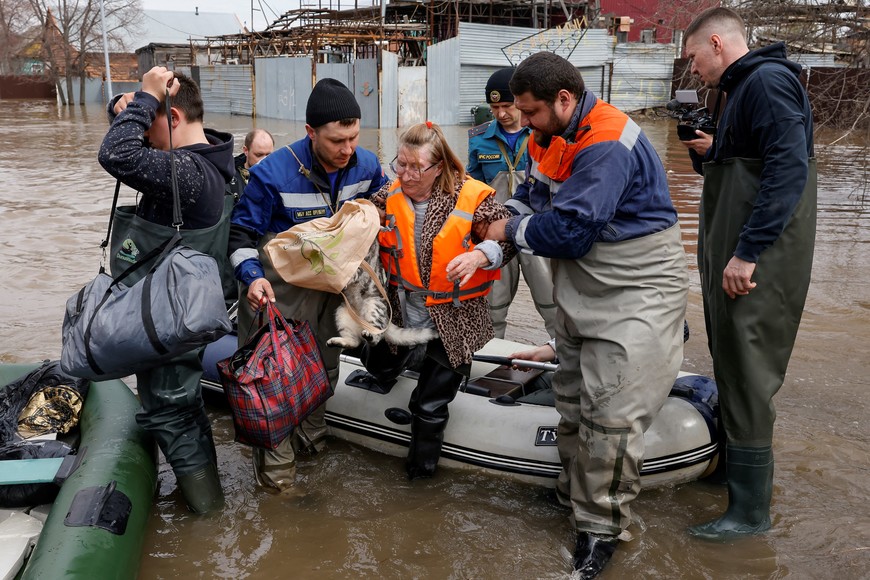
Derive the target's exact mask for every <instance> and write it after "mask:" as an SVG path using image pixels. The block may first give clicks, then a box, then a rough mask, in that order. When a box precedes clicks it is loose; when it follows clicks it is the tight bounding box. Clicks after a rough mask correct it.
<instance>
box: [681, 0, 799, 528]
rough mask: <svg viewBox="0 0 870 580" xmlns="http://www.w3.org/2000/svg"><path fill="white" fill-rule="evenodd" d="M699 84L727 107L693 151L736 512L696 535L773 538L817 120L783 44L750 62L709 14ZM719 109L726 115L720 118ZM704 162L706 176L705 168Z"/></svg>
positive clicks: (735, 30)
mask: <svg viewBox="0 0 870 580" xmlns="http://www.w3.org/2000/svg"><path fill="white" fill-rule="evenodd" d="M685 43H686V44H685V50H686V55H687V56H688V58H689V59H690V60H691V63H692V64H691V70H692V74H694V75H695V76H697V77H698V78H699V80H701V82H703V83H704V85H705V86H706V87H707V88H711V89H718V90H719V93H720V97H719V98H720V99H721V95H722V94H723V93H724V94H726V95H727V96H728V101H727V104H726V105H725V108H724V110H723V112H722V116H721V119H720V120H719V124H718V127H717V128H716V132H715V138H714V137H713V136H712V135H710V134H707V133H704V132H703V131H696V134H697V135H698V138H697V139H693V140H689V141H684V143H685V145H686V147H687V148H688V149H689V154H690V156H691V157H692V162H693V165H694V166H695V169H696V171H698V172H699V173H701V174H702V175H704V190H703V194H702V197H701V215H700V221H699V229H700V233H699V240H698V267H699V269H700V270H701V288H702V293H703V298H704V317H705V321H706V326H707V335H708V340H709V347H710V354H711V355H712V358H713V370H714V373H715V376H716V383H717V384H718V386H719V403H720V406H721V412H722V425H723V426H724V431H725V436H726V439H727V440H726V445H725V465H726V477H727V481H728V500H729V501H728V509H727V511H726V513H725V514H724V515H723V516H722V517H720V518H718V519H716V520H713V521H711V522H708V523H706V524H701V525H697V526H693V527H692V528H690V529H689V532H690V533H691V534H692V535H694V536H697V537H700V538H703V539H707V540H714V541H723V540H728V539H731V538H734V537H738V536H744V535H749V534H757V533H761V532H763V531H765V530H767V529H768V528H769V527H770V500H771V495H772V492H773V451H772V446H771V444H772V441H773V423H774V419H775V417H776V412H775V411H774V408H773V396H774V395H775V394H776V392H777V391H778V390H779V388H780V387H781V386H782V383H783V379H784V377H785V372H786V368H787V366H788V361H789V357H790V356H791V351H792V347H793V346H794V341H795V336H796V334H797V330H798V326H799V324H800V319H801V313H802V311H803V306H804V302H805V300H806V295H807V289H808V287H809V283H810V270H811V267H812V262H813V244H814V237H815V223H816V169H815V160H814V159H813V158H812V155H813V118H812V111H811V109H810V103H809V100H808V98H807V95H806V91H805V90H804V88H803V87H802V85H801V83H800V81H799V78H798V77H799V75H800V70H801V67H800V65H798V64H795V63H793V62H790V61H788V60H787V59H786V56H785V48H784V45H783V44H782V43H777V44H773V45H770V46H766V47H763V48H760V49H757V50H753V51H750V50H749V48H748V46H747V43H746V31H745V26H744V23H743V20H742V19H741V18H740V16H739V15H738V14H737V13H735V12H734V11H732V10H729V9H727V8H713V9H710V10H707V11H705V12H703V13H701V14H700V15H699V16H698V17H697V18H696V19H695V21H694V22H692V24H691V25H690V26H689V27H688V28H687V29H686V32H685ZM718 110H719V105H718V104H717V106H716V112H718ZM702 162H703V166H702V165H701V164H702Z"/></svg>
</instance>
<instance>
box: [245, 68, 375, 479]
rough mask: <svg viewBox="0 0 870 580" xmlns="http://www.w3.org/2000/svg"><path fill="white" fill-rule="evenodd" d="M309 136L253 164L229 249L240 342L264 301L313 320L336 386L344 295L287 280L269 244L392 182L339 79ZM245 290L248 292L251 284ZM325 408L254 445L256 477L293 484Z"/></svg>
mask: <svg viewBox="0 0 870 580" xmlns="http://www.w3.org/2000/svg"><path fill="white" fill-rule="evenodd" d="M305 123H306V124H305V131H306V133H307V135H306V136H305V137H304V138H302V139H300V140H299V141H296V142H295V143H291V144H290V145H288V146H286V147H284V148H282V149H279V150H277V151H275V152H274V153H272V154H271V155H269V156H268V157H266V158H265V159H263V160H262V161H260V162H259V163H258V164H256V165H255V166H253V167H252V168H251V170H250V179H249V181H248V184H247V186H246V187H245V191H244V194H243V195H242V197H241V198H240V199H239V202H238V204H236V207H235V210H234V211H233V218H232V226H231V229H230V243H229V254H230V260H231V262H232V264H233V267H234V268H235V274H236V278H237V279H239V280H240V281H241V283H242V286H243V292H240V293H239V294H240V296H242V295H244V296H246V298H247V299H246V300H240V301H239V344H240V345H241V344H244V342H245V340H246V339H247V337H248V333H249V332H253V331H254V330H256V329H254V328H251V326H252V321H253V319H254V312H255V311H256V310H257V309H258V308H259V307H260V306H261V305H262V304H265V301H266V300H270V301H272V302H275V303H276V305H277V306H278V308H279V310H280V311H281V313H282V314H283V315H284V317H285V318H293V319H296V320H307V321H308V322H309V323H310V324H311V329H312V330H313V331H314V335H315V337H316V338H317V343H318V346H319V347H320V352H321V353H322V354H323V362H324V364H325V366H326V371H327V373H328V375H329V379H330V382H331V383H332V386H333V388H335V384H336V382H337V381H338V357H339V354H340V351H339V350H338V349H336V348H331V347H327V346H326V341H327V339H329V338H330V337H333V336H337V335H338V330H337V329H336V325H335V310H336V308H337V307H338V306H339V305H340V304H342V300H341V295H339V294H330V293H327V292H320V291H316V290H308V289H306V288H299V287H297V286H291V285H289V284H287V283H286V282H284V281H283V280H282V279H281V278H280V276H279V275H278V274H277V272H275V270H274V269H273V268H272V266H271V263H270V262H269V260H268V258H266V257H265V255H264V252H263V246H265V244H266V243H267V242H268V241H269V240H271V239H272V238H274V237H275V235H276V234H279V233H281V232H283V231H285V230H287V229H289V228H290V227H291V226H293V225H295V224H299V223H303V222H306V221H309V220H311V219H314V218H318V217H326V216H331V215H333V214H335V212H337V211H338V209H339V208H340V207H341V205H342V204H343V203H344V202H346V201H350V200H353V199H358V198H368V197H370V196H371V195H372V194H373V193H375V192H376V191H378V190H379V189H380V188H381V187H382V186H383V185H384V184H386V183H387V182H388V180H387V178H386V177H384V172H383V169H382V168H381V164H380V162H379V161H378V158H377V156H375V154H374V153H371V152H370V151H366V150H365V149H363V148H361V147H357V143H358V141H359V124H360V108H359V104H358V103H357V102H356V99H355V98H354V96H353V93H352V92H350V90H349V89H348V88H347V87H346V86H344V85H343V84H342V83H341V82H339V81H337V80H335V79H322V80H320V81H318V82H317V84H316V85H315V86H314V89H313V90H312V92H311V96H310V97H309V99H308V105H307V107H306V110H305ZM245 288H246V290H245ZM324 413H325V408H324V406H321V407H320V408H319V409H318V410H316V411H315V412H314V413H312V414H311V415H310V416H309V417H308V418H307V419H306V420H305V421H303V423H302V424H301V425H299V427H297V428H296V429H295V430H294V432H293V434H292V435H291V436H290V437H288V438H287V439H286V440H284V441H283V442H282V443H281V444H279V446H278V448H277V449H275V450H274V451H264V450H262V449H255V450H254V454H253V462H254V473H255V475H256V478H257V483H259V484H260V485H263V486H265V487H267V488H271V489H274V490H277V491H281V492H290V491H291V490H293V489H294V487H293V486H294V480H295V474H296V452H298V451H306V452H316V451H319V450H320V449H322V447H323V438H324V436H325V435H326V423H325V421H324Z"/></svg>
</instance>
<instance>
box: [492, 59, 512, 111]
mask: <svg viewBox="0 0 870 580" xmlns="http://www.w3.org/2000/svg"><path fill="white" fill-rule="evenodd" d="M512 76H514V68H513V67H511V66H509V67H507V68H503V69H499V70H497V71H495V72H494V73H492V76H491V77H489V80H488V81H486V102H487V103H489V104H490V105H491V104H493V103H504V102H510V103H512V102H514V95H513V93H512V92H511V88H510V87H509V86H508V83H510V81H511V77H512Z"/></svg>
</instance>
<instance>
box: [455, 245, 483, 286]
mask: <svg viewBox="0 0 870 580" xmlns="http://www.w3.org/2000/svg"><path fill="white" fill-rule="evenodd" d="M484 266H489V258H487V257H486V254H484V253H483V252H481V251H480V250H472V251H470V252H465V253H464V254H459V255H458V256H456V257H455V258H453V259H452V260H450V263H449V264H447V279H448V280H449V281H450V282H455V281H457V280H459V287H460V288H461V287H462V286H465V285H466V284H467V283H468V281H469V280H471V277H472V276H474V273H475V272H477V269H478V268H483V267H484Z"/></svg>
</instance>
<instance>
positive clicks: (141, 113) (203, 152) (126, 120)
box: [99, 92, 235, 230]
mask: <svg viewBox="0 0 870 580" xmlns="http://www.w3.org/2000/svg"><path fill="white" fill-rule="evenodd" d="M116 100H117V97H116V98H115V99H113V100H112V101H110V102H109V105H108V111H109V116H110V117H112V110H113V107H114V104H115V101H116ZM157 106H158V102H157V99H155V98H154V97H153V96H151V95H150V94H148V93H144V92H137V93H136V96H135V98H134V99H133V100H132V101H130V104H129V105H128V106H127V108H126V109H124V111H122V112H121V113H120V114H119V115H118V116H117V117H114V119H113V120H112V126H111V127H110V128H109V131H108V133H106V136H105V137H104V138H103V143H102V145H101V146H100V153H99V161H100V165H102V166H103V168H104V169H105V170H106V171H108V172H109V173H110V174H111V175H112V176H113V177H115V178H116V179H119V180H121V183H123V184H124V185H127V186H128V187H131V188H133V189H135V190H137V191H139V192H140V193H141V194H142V196H141V199H140V200H139V203H138V209H137V211H136V213H137V214H138V215H139V216H140V217H142V218H144V219H146V220H148V221H150V222H153V223H157V224H160V225H164V226H169V225H172V221H173V220H172V204H173V201H172V180H171V164H170V155H169V152H168V151H161V150H159V149H154V148H152V147H150V146H149V145H148V143H147V141H146V139H145V131H147V130H148V129H149V128H150V127H151V123H152V122H153V121H154V117H155V115H156V112H157ZM161 120H163V121H164V122H165V119H163V118H161ZM205 136H206V138H207V139H208V144H205V143H198V144H195V145H188V146H186V147H180V148H178V149H176V150H175V162H176V177H177V183H178V193H179V197H180V198H181V215H182V219H183V220H184V225H183V226H182V227H183V228H184V229H191V230H195V229H201V228H207V227H210V226H213V225H214V224H216V223H217V222H218V220H220V217H221V214H222V213H223V209H224V195H225V194H226V191H225V190H226V184H227V182H229V181H230V179H232V176H233V173H234V171H235V168H234V167H233V136H232V135H231V134H229V133H219V132H217V131H213V130H211V129H206V130H205Z"/></svg>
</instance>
